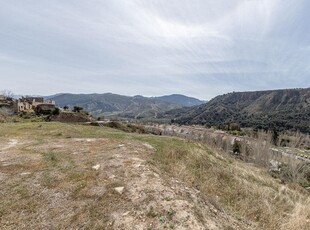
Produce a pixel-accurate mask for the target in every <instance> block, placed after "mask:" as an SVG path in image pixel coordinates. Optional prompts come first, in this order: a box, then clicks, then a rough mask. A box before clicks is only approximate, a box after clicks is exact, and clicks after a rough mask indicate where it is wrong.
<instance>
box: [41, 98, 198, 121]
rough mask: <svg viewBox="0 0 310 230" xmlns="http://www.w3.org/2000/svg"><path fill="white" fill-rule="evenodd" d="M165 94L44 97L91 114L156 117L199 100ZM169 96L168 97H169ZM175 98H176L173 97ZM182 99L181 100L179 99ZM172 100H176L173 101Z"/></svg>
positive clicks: (62, 105)
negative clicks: (155, 95)
mask: <svg viewBox="0 0 310 230" xmlns="http://www.w3.org/2000/svg"><path fill="white" fill-rule="evenodd" d="M170 97H171V96H165V97H163V99H162V98H161V97H158V98H156V97H155V98H148V97H143V96H140V95H138V96H134V97H129V96H122V95H118V94H112V93H104V94H68V93H65V94H57V95H53V96H48V97H46V98H48V99H51V100H54V101H55V102H56V104H57V105H58V106H60V107H64V106H66V105H67V106H69V107H73V106H81V107H83V108H84V109H85V110H87V111H89V112H91V113H92V114H93V115H104V116H120V117H126V118H137V119H143V118H158V115H159V114H160V113H162V112H165V111H169V110H172V109H178V108H182V107H183V106H184V104H186V105H189V104H191V103H197V102H198V101H199V100H198V99H195V98H189V97H186V96H183V95H178V96H177V97H174V96H173V97H171V98H170ZM169 98H170V99H169ZM173 98H176V99H173ZM182 98H183V99H184V101H182V100H181V99H182ZM173 100H178V102H174V101H173Z"/></svg>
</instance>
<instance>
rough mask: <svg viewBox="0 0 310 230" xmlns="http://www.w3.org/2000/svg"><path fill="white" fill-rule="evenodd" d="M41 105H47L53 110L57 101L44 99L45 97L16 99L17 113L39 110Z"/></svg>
mask: <svg viewBox="0 0 310 230" xmlns="http://www.w3.org/2000/svg"><path fill="white" fill-rule="evenodd" d="M39 105H46V106H47V107H48V108H49V109H50V110H51V111H52V110H53V109H55V102H54V101H52V100H46V101H44V98H43V97H22V98H20V99H18V100H17V101H16V108H15V110H16V112H17V113H20V112H23V111H27V110H34V111H37V109H36V108H37V107H38V106H39ZM47 107H46V108H47Z"/></svg>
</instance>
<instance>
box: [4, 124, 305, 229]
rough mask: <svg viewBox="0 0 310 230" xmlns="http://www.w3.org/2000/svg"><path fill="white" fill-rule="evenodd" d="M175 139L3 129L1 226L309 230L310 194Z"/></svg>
mask: <svg viewBox="0 0 310 230" xmlns="http://www.w3.org/2000/svg"><path fill="white" fill-rule="evenodd" d="M218 151H219V150H214V149H213V150H212V149H210V148H208V147H207V146H205V145H201V144H198V143H194V142H191V141H188V140H184V139H181V138H175V137H166V136H155V135H141V134H136V133H124V132H121V131H117V130H114V129H110V128H106V127H96V126H86V125H72V124H64V123H57V122H49V123H42V122H40V123H35V122H28V123H7V124H3V125H1V126H0V182H1V189H0V190H1V194H2V196H1V198H0V217H1V218H0V226H1V228H2V229H68V228H72V229H181V230H186V229H213V230H222V229H244V230H245V229H253V230H254V229H270V230H273V229H280V230H295V229H300V230H306V229H309V228H308V227H309V221H310V216H309V213H310V212H309V207H310V206H309V204H310V203H309V202H310V200H309V194H307V192H306V191H304V190H302V189H301V188H300V187H298V186H297V185H294V184H289V185H285V184H282V183H281V182H279V181H277V180H275V179H274V178H272V177H271V176H270V175H269V174H268V173H267V171H266V170H265V169H263V168H260V167H257V166H253V165H251V164H246V163H244V162H241V161H239V160H236V159H234V158H232V157H230V156H229V155H225V154H223V153H221V152H218Z"/></svg>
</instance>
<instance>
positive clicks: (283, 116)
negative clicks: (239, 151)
mask: <svg viewBox="0 0 310 230" xmlns="http://www.w3.org/2000/svg"><path fill="white" fill-rule="evenodd" d="M175 115H176V116H175V117H176V119H175V120H176V122H177V123H180V124H210V125H219V124H223V123H226V122H237V123H239V124H240V125H241V126H243V127H254V128H271V127H276V128H277V129H279V130H285V129H290V130H300V131H302V132H310V125H309V124H310V88H306V89H285V90H270V91H257V92H237V93H235V92H234V93H229V94H225V95H221V96H217V97H215V98H214V99H212V100H211V101H209V102H208V103H207V104H203V105H200V106H195V107H192V108H190V109H188V110H186V112H185V113H179V114H177V113H175Z"/></svg>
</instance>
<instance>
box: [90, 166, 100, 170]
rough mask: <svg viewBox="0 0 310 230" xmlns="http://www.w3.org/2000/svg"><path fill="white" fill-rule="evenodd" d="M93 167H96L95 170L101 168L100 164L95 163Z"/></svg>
mask: <svg viewBox="0 0 310 230" xmlns="http://www.w3.org/2000/svg"><path fill="white" fill-rule="evenodd" d="M92 169H94V170H99V169H100V165H94V166H93V167H92Z"/></svg>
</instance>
